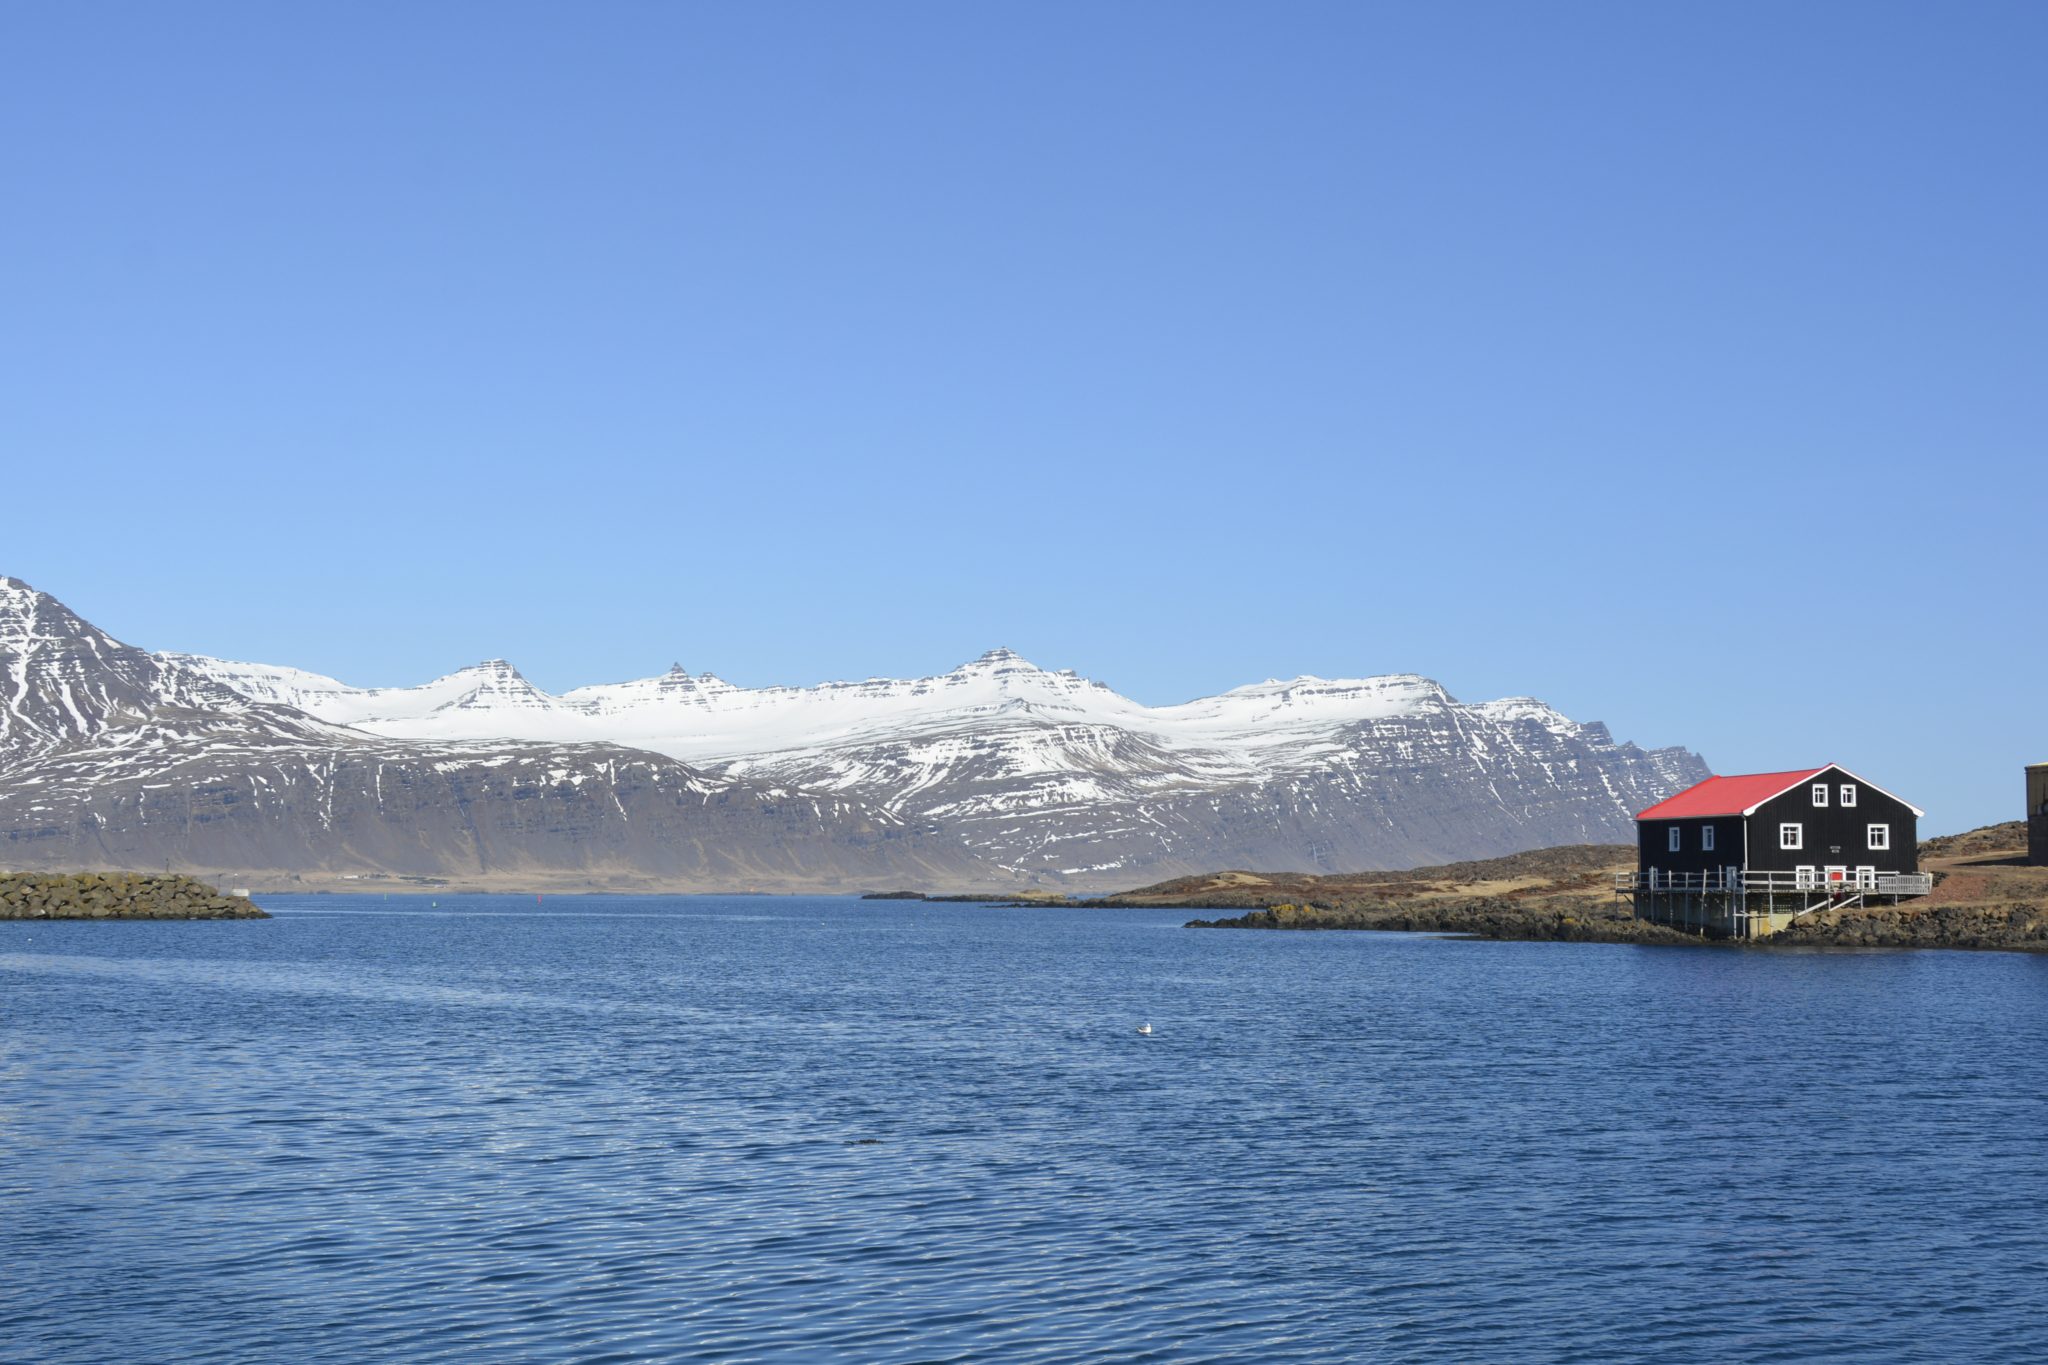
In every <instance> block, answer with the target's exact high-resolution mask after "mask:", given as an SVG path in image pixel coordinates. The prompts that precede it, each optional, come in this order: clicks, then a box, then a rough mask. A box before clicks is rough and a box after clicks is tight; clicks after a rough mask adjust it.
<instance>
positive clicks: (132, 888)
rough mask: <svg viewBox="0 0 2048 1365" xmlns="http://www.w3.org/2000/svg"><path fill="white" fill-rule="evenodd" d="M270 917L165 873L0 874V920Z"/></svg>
mask: <svg viewBox="0 0 2048 1365" xmlns="http://www.w3.org/2000/svg"><path fill="white" fill-rule="evenodd" d="M269 918H270V916H269V915H267V914H265V913H264V912H263V911H261V910H259V909H257V907H256V905H255V903H254V902H252V901H250V900H248V899H247V898H246V897H242V896H226V895H222V894H221V892H220V891H219V890H217V889H216V888H214V887H211V886H208V885H207V884H206V883H205V882H202V881H196V880H194V879H193V878H191V877H179V876H172V875H170V874H168V873H166V874H163V875H161V876H159V875H157V874H155V873H134V872H80V873H60V872H14V873H0V919H269Z"/></svg>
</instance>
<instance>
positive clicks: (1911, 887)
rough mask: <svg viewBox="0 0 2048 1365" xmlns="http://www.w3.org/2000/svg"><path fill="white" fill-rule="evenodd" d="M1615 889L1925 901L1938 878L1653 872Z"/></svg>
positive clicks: (1622, 876)
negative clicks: (1870, 897) (1865, 896)
mask: <svg viewBox="0 0 2048 1365" xmlns="http://www.w3.org/2000/svg"><path fill="white" fill-rule="evenodd" d="M1614 889H1615V890H1616V891H1657V892H1670V893H1672V894H1674V895H1686V894H1691V895H1705V894H1707V893H1709V892H1712V893H1717V894H1723V895H1725V894H1728V893H1730V892H1741V893H1743V894H1746V895H1749V894H1755V893H1758V892H1762V893H1765V894H1770V893H1773V892H1779V891H1783V892H1787V893H1791V894H1801V893H1805V894H1812V893H1815V892H1819V893H1823V894H1827V895H1851V894H1855V893H1859V892H1860V893H1862V894H1864V895H1872V896H1893V897H1900V896H1924V895H1926V894H1928V893H1929V892H1930V891H1932V890H1934V874H1932V873H1930V872H1868V871H1859V870H1857V869H1856V868H1853V867H1852V868H1846V869H1838V870H1828V869H1824V868H1817V869H1814V870H1812V871H1804V872H1750V871H1745V870H1743V869H1741V868H1724V869H1719V870H1716V871H1713V872H1664V871H1661V870H1652V871H1650V872H1647V873H1644V872H1617V873H1615V874H1614Z"/></svg>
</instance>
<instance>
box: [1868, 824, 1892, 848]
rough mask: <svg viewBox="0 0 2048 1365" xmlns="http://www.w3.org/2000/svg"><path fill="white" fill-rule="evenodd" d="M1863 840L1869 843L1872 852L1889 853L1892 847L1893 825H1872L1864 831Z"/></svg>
mask: <svg viewBox="0 0 2048 1365" xmlns="http://www.w3.org/2000/svg"><path fill="white" fill-rule="evenodd" d="M1863 840H1864V842H1865V843H1866V844H1867V845H1869V847H1870V849H1871V851H1872V852H1885V853H1889V852H1891V847H1892V827H1891V826H1890V825H1871V826H1869V827H1868V828H1867V829H1865V830H1864V831H1863Z"/></svg>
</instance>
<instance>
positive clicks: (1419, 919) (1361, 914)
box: [1186, 897, 1714, 947]
mask: <svg viewBox="0 0 2048 1365" xmlns="http://www.w3.org/2000/svg"><path fill="white" fill-rule="evenodd" d="M1186 927H1187V928H1189V929H1300V930H1338V931H1342V930H1358V929H1366V930H1374V929H1377V930H1381V931H1385V932H1390V933H1409V934H1414V933H1424V934H1450V935H1455V936H1458V937H1461V938H1490V939H1513V940H1521V941H1529V942H1555V943H1656V944H1667V945H1670V946H1672V947H1698V946H1700V945H1702V944H1711V943H1712V942H1714V940H1711V939H1702V938H1700V937H1699V936H1698V935H1695V934H1687V933H1681V932H1680V931H1678V930H1676V929H1673V928H1670V927H1668V926H1666V925H1662V924H1651V923H1649V922H1648V921H1647V920H1637V919H1630V918H1628V917H1627V916H1626V915H1616V914H1614V913H1613V912H1612V911H1611V910H1610V909H1608V908H1607V907H1606V906H1603V905H1599V904H1588V905H1586V906H1584V907H1577V908H1575V909H1571V910H1560V909H1554V908H1550V907H1543V908H1532V907H1530V906H1527V905H1523V904H1517V903H1516V902H1514V901H1512V900H1508V899H1505V898H1496V897H1489V898H1485V899H1480V900H1471V901H1437V902H1430V903H1427V904H1420V905H1406V906H1404V905H1398V904H1397V905H1389V906H1371V907H1349V906H1340V907H1326V906H1314V905H1287V904H1283V905H1275V906H1269V907H1267V908H1265V909H1261V910H1253V911H1249V912H1248V913H1246V914H1242V915H1239V916H1237V917H1236V918H1234V919H1213V920H1208V919H1198V920H1191V921H1189V923H1188V924H1187V926H1186Z"/></svg>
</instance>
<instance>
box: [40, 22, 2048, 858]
mask: <svg viewBox="0 0 2048 1365" xmlns="http://www.w3.org/2000/svg"><path fill="white" fill-rule="evenodd" d="M2044 54H2048V8H2044V7H2043V6H2040V5H2038V4H1963V5H1955V6H1933V5H1926V4H1914V5H1891V4H1882V3H1869V2H1868V0H1861V2H1859V3H1854V4H1839V5H1834V4H1799V5H1775V4H1773V5H1766V4H1715V5H1705V4H1700V5H1692V6H1689V7H1680V6H1675V5H1638V4H1613V5H1605V4H1569V3H1567V4H1552V5H1540V6H1538V5H1527V4H1451V5H1412V4H1401V5H1394V4H1378V5H1375V4H1366V3H1342V4H1327V5H1321V4H1310V3H1291V4H1288V5H1280V6H1274V5H1253V4H1239V5H1210V4H1199V3H1188V2H1187V0H1173V2H1172V3H1150V4H1139V3H1129V4H1118V5H1099V4H1054V3H1044V2H1043V0H1038V2H1035V3H1031V4H997V3H989V4H974V5H959V4H950V3H931V4H889V3H874V4H861V5H844V4H777V3H752V2H750V3H746V4H738V3H734V4H724V5H713V4H692V5H679V4H619V3H614V4H607V5H602V6H570V5H553V6H539V5H517V4H504V3H493V4H487V5H486V4H471V5H465V4H457V3H438V4H434V5H429V6H415V5H400V4H364V5H350V6H327V7H312V6H281V5H272V4H261V5H259V4H250V5H216V4H206V3H191V4H182V5H178V6H160V5H143V4H127V5H100V4H92V3H79V4H67V5H61V6H57V5H48V6H25V5H24V6H11V7H8V8H6V9H5V10H4V11H0V121H4V122H0V176H4V180H0V184H4V191H0V192H4V194H5V196H6V203H7V211H6V212H5V213H0V459H4V461H5V467H6V470H7V473H6V477H5V480H4V484H0V487H4V489H5V491H6V494H7V504H8V505H7V509H6V512H5V514H4V517H0V572H8V573H12V574H15V575H18V576H20V577H23V578H26V579H28V580H29V581H30V582H32V583H34V584H36V585H37V586H38V587H42V588H44V589H46V590H48V591H51V592H53V593H55V594H56V595H58V596H59V597H61V598H63V599H64V600H66V601H67V602H69V603H70V604H71V605H72V606H74V607H75V608H77V609H78V610H79V611H81V612H83V613H84V614H86V615H87V616H89V617H90V618H92V619H93V620H95V621H97V622H98V623H100V624H101V625H103V626H105V627H106V628H108V629H110V630H112V631H114V632H115V633H116V634H118V635H120V636H122V637H123V638H126V639H129V640H132V641H134V642H136V643H139V644H144V645H147V646H150V647H155V648H179V649H188V650H195V651H201V652H207V653H215V654H221V655H226V656H229V657H237V658H254V659H260V660H264V661H269V662H284V663H294V664H298V665H301V666H304V667H309V668H314V669H318V670H321V671H323V672H329V673H333V674H336V675H338V676H341V677H343V678H345V679H348V680H350V681H354V682H359V683H393V682H410V681H417V680H422V679H425V678H427V677H429V676H432V675H434V674H437V673H441V672H446V671H448V670H449V669H451V668H454V667H458V666H460V665H462V664H465V663H469V662H473V661H474V660H476V659H479V658H483V657H487V656H494V655H503V656H506V657H509V658H511V659H513V660H514V661H515V662H516V663H518V664H519V665H520V666H521V668H522V669H523V670H524V671H525V672H526V673H527V674H528V676H530V677H532V678H533V679H534V680H535V681H536V682H538V683H540V684H541V685H542V686H545V687H550V688H554V689H561V688H565V687H568V686H573V685H575V684H578V683H584V682H595V681H605V680H612V679H617V678H624V677H633V676H641V675H645V674H648V673H652V672H656V671H659V670H660V669H662V668H665V667H666V666H667V665H668V664H669V663H670V661H671V660H679V661H681V662H682V663H683V664H684V665H685V666H686V667H689V668H691V669H693V670H702V669H710V670H713V671H716V672H718V673H719V674H720V675H722V676H724V677H727V678H730V679H732V680H734V681H738V682H742V683H748V684H764V683H775V682H811V681H818V680H821V679H825V678H837V677H848V676H868V675H874V674H890V675H913V674H921V673H929V672H936V671H941V670H943V669H945V668H948V667H950V666H952V665H953V664H955V663H958V662H960V661H961V660H963V659H966V658H969V657H971V656H973V655H975V654H978V653H980V652H981V651H982V650H984V649H986V648H988V647H990V646H992V645H997V644H1003V645H1008V646H1011V647H1013V648H1016V649H1018V650H1021V651H1023V652H1024V653H1026V654H1027V655H1029V656H1030V657H1032V658H1033V659H1035V660H1037V661H1038V662H1040V663H1043V664H1045V665H1047V666H1049V667H1073V668H1077V669H1079V670H1080V671H1081V672H1083V673H1086V674H1089V675H1090V676H1094V677H1098V678H1100V679H1102V680H1103V681H1105V682H1108V683H1110V684H1111V685H1113V686H1115V687H1117V688H1118V689H1120V690H1122V691H1124V692H1127V693H1129V694H1131V695H1134V696H1137V697H1139V698H1141V699H1143V700H1147V701H1152V702H1168V701H1175V700H1181V699H1184V698H1187V697H1190V696H1194V695H1198V694H1202V693H1206V692H1212V691H1216V690H1220V689H1222V688H1226V687H1229V686H1234V685H1236V684H1239V683H1243V682H1248V681H1254V680H1257V679H1260V678H1265V677H1268V676H1282V677H1285V676H1292V675H1294V674H1298V673H1316V674H1321V675H1324V676H1351V675H1362V674H1370V673H1379V672H1397V671H1413V672H1420V673H1426V674H1429V675H1430V676H1432V677H1435V678H1438V679H1440V680H1441V681H1442V682H1444V683H1445V684H1446V685H1447V686H1448V687H1450V688H1451V690H1452V691H1453V692H1454V693H1456V694H1458V695H1460V696H1462V697H1465V698H1468V699H1473V700H1479V699H1484V698H1487V697H1492V696H1500V695H1509V694H1518V693H1533V694H1536V695H1539V696H1542V697H1544V698H1545V699H1547V700H1549V701H1551V702H1552V703H1554V704H1555V705H1557V706H1559V707H1560V708H1562V709H1564V710H1565V711H1567V712H1568V713H1570V714H1572V715H1574V716H1577V717H1580V718H1582V719H1602V720H1606V721H1608V722H1609V723H1610V724H1611V725H1612V726H1613V727H1614V730H1615V733H1616V735H1617V736H1618V737H1621V738H1625V739H1634V740H1637V741H1639V742H1642V743H1645V744H1685V745H1688V746H1690V747H1692V748H1694V749H1697V750H1698V751H1700V752H1701V753H1702V754H1704V755H1705V756H1706V758H1707V759H1708V761H1709V762H1710V763H1712V764H1713V765H1714V766H1715V768H1716V769H1718V770H1720V771H1724V772H1732V771H1743V770H1747V769H1756V768H1781V767H1790V766H1794V765H1799V764H1806V763H1817V762H1821V761H1825V760H1830V759H1832V760H1837V761H1841V762H1844V763H1846V764H1848V765H1850V766H1852V767H1855V768H1858V769H1860V770H1862V771H1863V772H1864V774H1865V775H1866V776H1867V777H1869V778H1871V779H1872V780H1875V781H1878V782H1881V783H1883V784H1885V785H1887V786H1890V787H1892V788H1893V789H1894V790H1897V791H1900V792H1901V793H1903V794H1905V795H1908V796H1910V797H1912V798H1914V799H1915V800H1917V801H1918V802H1919V804H1921V805H1923V806H1925V807H1927V808H1928V809H1929V811H1930V815H1929V819H1928V821H1927V825H1928V827H1929V828H1932V829H1952V828H1960V827H1966V826H1969V825H1973V824H1977V823H1982V822H1985V821H1989V820H1993V819H2004V818H2013V817H2015V816H2017V815H2018V813H2019V809H2020V795H2019V793H2020V773H2019V769H2020V765H2021V764H2022V763H2023V762H2025V761H2029V760H2039V759H2043V758H2048V733H2044V732H2048V725H2044V723H2043V719H2042V716H2043V708H2042V701H2043V694H2044V684H2048V644H2044V630H2043V613H2042V611H2041V609H2040V606H2039V601H2040V593H2041V586H2040V584H2041V570H2040V568H2039V567H2038V566H2039V565H2040V563H2041V561H2042V553H2043V551H2042V539H2041V535H2042V532H2041V527H2042V522H2043V516H2042V513H2043V511H2044V493H2048V475H2044V474H2043V472H2042V469H2041V460H2042V456H2043V453H2044V450H2043V447H2044V440H2043V433H2044V431H2048V383H2044V380H2048V251H2044V249H2043V246H2042V244H2043V243H2044V242H2048V165H2044V160H2048V154H2044V150H2043V149H2044V148H2048V83H2044V82H2042V81H2041V80H2040V77H2039V73H2040V70H2041V65H2042V61H2043V58H2044Z"/></svg>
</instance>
